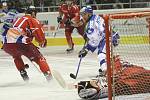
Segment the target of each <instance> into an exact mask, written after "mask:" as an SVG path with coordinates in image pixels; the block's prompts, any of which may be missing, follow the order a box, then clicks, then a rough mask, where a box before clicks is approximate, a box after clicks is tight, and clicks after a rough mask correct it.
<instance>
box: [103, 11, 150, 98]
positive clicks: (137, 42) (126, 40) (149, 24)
mask: <svg viewBox="0 0 150 100" xmlns="http://www.w3.org/2000/svg"><path fill="white" fill-rule="evenodd" d="M103 18H104V20H105V32H106V52H107V53H106V60H107V72H108V73H107V78H108V99H109V100H112V99H113V100H116V99H117V100H134V99H135V98H136V99H138V100H139V98H141V99H140V100H143V99H144V100H147V99H150V97H148V96H149V95H150V73H148V74H145V76H138V75H137V76H133V77H134V78H133V77H132V79H130V80H123V81H125V83H127V84H131V87H130V88H129V87H128V86H127V85H125V84H121V85H117V84H118V83H117V81H116V80H117V79H115V76H114V72H113V71H114V63H115V62H114V60H113V59H112V58H113V56H115V55H119V56H120V58H121V60H122V63H123V61H125V62H129V63H131V64H133V65H138V66H141V67H143V68H145V69H148V70H149V69H150V64H149V61H150V11H140V12H128V13H118V14H106V15H104V16H103ZM112 30H114V31H117V32H118V33H119V35H120V42H119V45H118V46H117V47H113V46H112V44H111V42H110V41H111V37H112V34H111V33H112V32H111V31H112ZM129 63H127V64H129ZM110 66H111V67H110ZM111 68H112V69H111ZM128 78H129V77H128ZM130 78H131V77H130ZM144 78H149V79H147V80H145V79H144ZM135 79H137V80H135ZM135 81H138V82H139V83H141V84H138V85H139V86H135V87H134V85H133V84H134V83H135ZM143 81H144V82H143ZM123 85H124V86H123ZM129 89H130V90H129ZM146 90H148V92H149V93H148V94H147V93H145V91H146ZM146 92H147V91H146ZM118 95H121V96H118ZM139 95H140V96H139ZM119 97H120V98H119Z"/></svg>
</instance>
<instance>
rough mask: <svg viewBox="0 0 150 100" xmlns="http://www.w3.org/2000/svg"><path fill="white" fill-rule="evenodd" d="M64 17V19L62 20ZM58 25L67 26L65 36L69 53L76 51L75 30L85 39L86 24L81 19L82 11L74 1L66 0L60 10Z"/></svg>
mask: <svg viewBox="0 0 150 100" xmlns="http://www.w3.org/2000/svg"><path fill="white" fill-rule="evenodd" d="M62 17H63V18H62ZM57 21H58V23H64V24H65V36H66V40H67V43H68V46H69V48H68V49H67V50H66V51H67V52H71V51H73V50H74V43H73V40H72V36H71V34H72V32H73V29H74V28H76V29H77V31H78V33H79V34H80V35H81V36H82V37H83V38H85V37H84V26H85V25H84V23H83V21H82V20H81V18H80V9H79V7H78V5H76V4H75V2H74V1H73V0H64V3H63V4H61V6H60V8H59V16H58V17H57Z"/></svg>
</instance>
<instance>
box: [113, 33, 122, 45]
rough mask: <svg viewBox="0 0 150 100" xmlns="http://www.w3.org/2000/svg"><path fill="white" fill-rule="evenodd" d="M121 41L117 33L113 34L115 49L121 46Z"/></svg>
mask: <svg viewBox="0 0 150 100" xmlns="http://www.w3.org/2000/svg"><path fill="white" fill-rule="evenodd" d="M119 39H120V36H119V34H118V33H117V32H113V36H112V44H113V46H114V47H116V46H118V44H119Z"/></svg>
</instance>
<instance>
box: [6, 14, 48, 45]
mask: <svg viewBox="0 0 150 100" xmlns="http://www.w3.org/2000/svg"><path fill="white" fill-rule="evenodd" d="M7 35H8V36H7V39H8V43H27V42H28V41H26V40H29V39H30V40H31V41H32V39H33V38H35V40H36V41H37V42H38V43H40V44H42V43H43V42H44V41H45V34H44V31H43V29H42V25H41V24H40V22H39V21H38V20H37V19H35V18H32V17H31V16H30V15H25V16H23V17H21V18H18V19H17V20H16V21H15V22H14V24H13V28H11V29H9V31H8V33H7Z"/></svg>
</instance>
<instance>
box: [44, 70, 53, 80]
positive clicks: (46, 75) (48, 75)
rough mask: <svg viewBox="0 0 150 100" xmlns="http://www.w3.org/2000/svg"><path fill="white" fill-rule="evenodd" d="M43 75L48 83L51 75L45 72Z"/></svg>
mask: <svg viewBox="0 0 150 100" xmlns="http://www.w3.org/2000/svg"><path fill="white" fill-rule="evenodd" d="M43 74H44V76H45V78H46V80H47V81H48V82H49V81H50V80H51V79H52V74H51V73H50V72H45V73H43Z"/></svg>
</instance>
